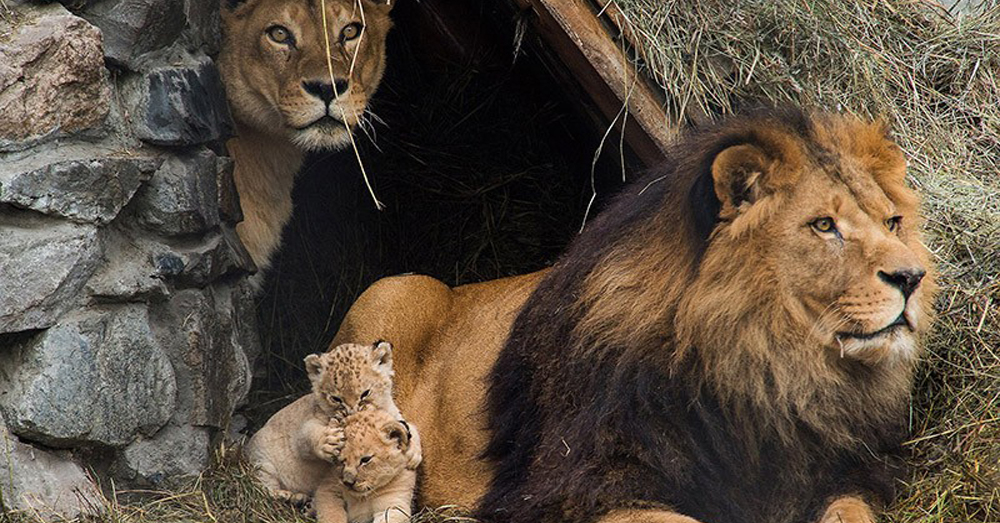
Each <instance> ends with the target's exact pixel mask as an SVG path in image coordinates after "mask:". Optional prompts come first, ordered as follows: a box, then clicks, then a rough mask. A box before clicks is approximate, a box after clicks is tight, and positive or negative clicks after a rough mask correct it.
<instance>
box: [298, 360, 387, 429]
mask: <svg viewBox="0 0 1000 523" xmlns="http://www.w3.org/2000/svg"><path fill="white" fill-rule="evenodd" d="M305 363H306V373H307V374H308V375H309V380H310V381H311V382H312V386H313V393H314V394H315V395H316V396H317V398H318V400H319V401H318V403H319V405H320V406H321V407H322V408H323V409H324V411H325V412H326V413H327V414H328V415H329V416H330V417H333V418H337V419H344V418H346V417H347V416H349V415H351V414H354V413H356V412H359V411H362V410H366V409H370V408H376V409H388V408H390V406H391V405H393V400H392V376H393V370H392V345H390V344H389V343H388V342H384V341H380V342H378V343H376V344H374V345H359V344H354V343H347V344H344V345H338V346H336V347H334V348H332V349H330V350H329V351H328V352H326V353H323V354H310V355H309V356H306V359H305Z"/></svg>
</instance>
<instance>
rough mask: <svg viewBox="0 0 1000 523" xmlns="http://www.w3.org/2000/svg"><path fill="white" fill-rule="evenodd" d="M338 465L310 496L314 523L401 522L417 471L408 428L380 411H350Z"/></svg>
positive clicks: (407, 512)
mask: <svg viewBox="0 0 1000 523" xmlns="http://www.w3.org/2000/svg"><path fill="white" fill-rule="evenodd" d="M343 441H344V446H343V448H342V449H341V451H340V466H339V467H337V468H336V469H335V470H334V471H331V473H330V474H329V475H328V476H327V477H326V478H325V479H324V480H323V481H321V482H320V483H319V485H318V486H317V488H316V494H315V497H314V498H313V506H314V507H315V508H316V520H317V522H318V523H347V522H372V523H402V522H405V521H409V520H410V508H411V504H412V503H413V489H414V488H415V487H416V484H417V473H416V471H414V470H413V469H410V468H408V467H407V464H408V463H409V461H410V459H411V454H412V451H411V446H412V439H411V429H410V427H409V426H408V425H407V424H406V422H404V421H402V420H398V419H397V418H395V417H393V416H392V415H390V414H389V413H388V412H386V411H384V410H365V411H361V412H358V413H356V414H351V415H350V416H348V417H347V419H346V420H345V422H344V440H343Z"/></svg>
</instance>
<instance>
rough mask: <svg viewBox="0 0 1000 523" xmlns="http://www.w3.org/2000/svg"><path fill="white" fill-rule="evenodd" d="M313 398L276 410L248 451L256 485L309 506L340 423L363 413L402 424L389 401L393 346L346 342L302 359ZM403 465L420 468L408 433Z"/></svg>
mask: <svg viewBox="0 0 1000 523" xmlns="http://www.w3.org/2000/svg"><path fill="white" fill-rule="evenodd" d="M305 364H306V373H307V374H308V375H309V381H310V382H312V393H311V394H306V395H305V396H303V397H301V398H299V399H298V400H296V401H294V402H292V403H291V404H290V405H288V406H286V407H285V408H283V409H281V410H280V411H278V412H277V413H276V414H275V415H274V416H272V417H271V419H269V420H268V421H267V423H266V424H264V426H263V427H262V428H261V429H260V430H259V431H257V433H256V434H254V435H253V437H252V438H251V439H250V441H249V443H247V446H246V455H247V457H248V459H249V461H250V463H251V464H253V465H255V466H256V467H257V469H258V472H257V478H258V480H259V481H260V482H261V483H262V484H263V485H264V486H265V487H266V488H267V489H268V491H270V493H271V494H272V495H273V496H274V497H276V498H279V499H285V500H288V501H292V502H295V503H303V502H305V501H307V500H308V499H309V498H310V497H311V496H312V494H313V492H314V491H315V490H316V485H317V484H318V483H319V481H320V479H322V478H323V477H325V476H327V475H328V474H329V473H330V470H331V467H332V466H333V465H334V464H336V463H337V462H338V461H337V458H338V453H339V449H340V447H341V446H342V445H343V438H344V433H343V428H344V424H343V423H344V420H345V418H347V417H348V416H349V415H351V414H353V413H355V412H359V411H361V410H367V409H381V410H384V411H385V412H386V413H387V414H388V415H389V416H391V417H392V418H393V419H401V418H402V416H401V415H400V414H399V409H398V408H397V407H396V403H395V402H394V401H393V399H392V376H393V370H392V345H390V344H389V343H388V342H384V341H379V342H376V343H375V344H373V345H359V344H354V343H347V344H344V345H338V346H337V347H334V348H333V349H331V350H330V351H328V352H326V353H324V354H310V355H309V356H306V358H305ZM411 432H412V442H411V443H410V445H409V446H408V450H409V451H408V454H407V466H408V467H409V468H411V469H416V468H417V466H418V465H420V459H421V453H420V441H419V436H418V435H417V433H416V431H415V430H412V429H411Z"/></svg>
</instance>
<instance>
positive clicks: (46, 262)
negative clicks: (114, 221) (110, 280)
mask: <svg viewBox="0 0 1000 523" xmlns="http://www.w3.org/2000/svg"><path fill="white" fill-rule="evenodd" d="M100 254H101V249H100V242H99V241H98V233H97V229H95V228H94V227H92V226H87V225H77V224H72V223H66V222H56V221H51V220H45V219H36V218H34V217H27V216H21V215H4V214H2V213H0V332H18V331H24V330H30V329H43V328H46V327H49V326H51V325H53V324H55V322H56V320H57V319H58V318H59V316H61V315H62V314H63V313H65V312H66V311H67V310H69V309H71V308H72V307H73V306H74V305H75V304H76V302H77V301H78V300H77V296H78V294H79V292H80V290H81V289H82V288H83V286H84V284H85V283H86V282H87V279H88V278H89V277H90V275H91V274H93V272H94V270H95V269H96V268H97V265H98V263H99V259H100Z"/></svg>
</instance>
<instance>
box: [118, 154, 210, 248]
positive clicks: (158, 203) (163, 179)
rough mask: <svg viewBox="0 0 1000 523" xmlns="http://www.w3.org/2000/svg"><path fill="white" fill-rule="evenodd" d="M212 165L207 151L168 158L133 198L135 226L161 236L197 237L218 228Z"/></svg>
mask: <svg viewBox="0 0 1000 523" xmlns="http://www.w3.org/2000/svg"><path fill="white" fill-rule="evenodd" d="M216 164H217V157H216V156H215V153H213V152H212V151H210V150H208V149H201V150H199V151H196V152H193V153H184V154H180V155H177V156H172V157H170V158H168V159H167V160H166V161H165V162H163V165H161V166H160V168H159V170H157V171H156V173H155V174H154V175H153V177H152V179H150V180H149V182H148V183H147V184H146V185H144V186H143V187H142V189H140V190H139V193H138V194H137V195H136V207H135V211H136V212H135V218H136V220H137V222H138V223H139V224H140V225H141V226H143V227H144V228H146V229H148V230H150V231H153V232H156V233H158V234H161V235H164V236H182V235H189V234H197V235H200V234H204V233H205V232H207V231H209V230H211V229H214V228H216V227H218V226H219V196H218V188H217V186H216V177H217V171H218V167H217V165H216Z"/></svg>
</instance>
